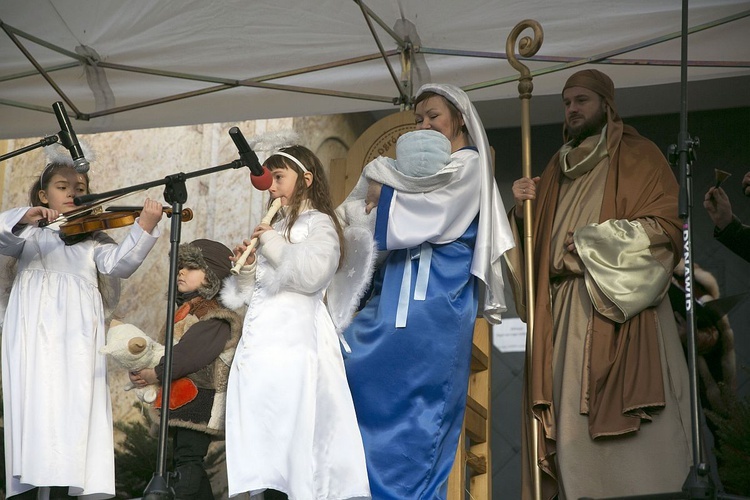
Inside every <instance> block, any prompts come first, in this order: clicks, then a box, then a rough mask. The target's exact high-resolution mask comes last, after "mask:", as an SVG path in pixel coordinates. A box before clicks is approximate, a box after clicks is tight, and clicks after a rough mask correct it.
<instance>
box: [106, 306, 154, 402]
mask: <svg viewBox="0 0 750 500" xmlns="http://www.w3.org/2000/svg"><path fill="white" fill-rule="evenodd" d="M99 352H101V353H102V354H108V355H109V356H111V357H112V359H114V360H115V361H116V362H117V364H119V365H120V366H122V367H123V368H125V369H126V370H128V371H138V370H142V369H143V368H153V367H155V366H156V365H157V364H158V363H159V360H160V359H161V358H162V356H163V355H164V346H163V345H161V344H159V343H158V342H156V341H155V340H154V339H152V338H151V337H149V336H148V335H146V334H145V333H143V332H142V331H141V330H140V329H139V328H138V327H137V326H135V325H131V324H127V323H122V322H120V321H117V320H112V323H111V324H110V328H109V332H108V333H107V345H105V346H104V347H102V348H101V349H100V350H99ZM131 389H135V395H136V396H137V397H138V399H140V400H141V401H143V402H144V403H153V402H154V401H155V400H156V395H157V392H158V390H159V385H158V384H151V385H148V386H146V387H139V388H136V387H135V386H134V385H133V384H132V383H131V382H128V384H127V385H126V386H125V390H126V391H129V390H131Z"/></svg>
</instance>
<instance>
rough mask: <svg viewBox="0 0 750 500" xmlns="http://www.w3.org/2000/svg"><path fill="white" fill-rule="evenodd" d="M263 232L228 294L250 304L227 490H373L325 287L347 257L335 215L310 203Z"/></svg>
mask: <svg viewBox="0 0 750 500" xmlns="http://www.w3.org/2000/svg"><path fill="white" fill-rule="evenodd" d="M274 228H275V229H276V231H275V232H274V231H267V232H266V233H264V234H263V235H262V237H261V247H260V249H259V252H258V254H257V259H256V264H255V266H254V267H255V272H246V271H244V270H243V273H242V274H241V275H240V276H238V277H230V278H229V279H228V280H227V282H225V289H224V291H223V292H222V300H224V301H225V303H226V304H227V305H232V306H233V307H237V306H239V305H241V304H242V303H245V304H248V305H249V306H250V307H249V309H248V312H247V314H246V316H245V320H244V326H243V331H242V339H241V340H240V343H239V345H238V346H237V351H236V354H235V356H234V362H233V364H232V368H231V371H230V374H229V383H228V388H227V412H226V456H227V473H228V479H229V496H230V497H231V496H235V495H238V494H240V493H243V492H246V491H249V492H251V494H254V493H257V492H259V491H262V490H263V489H266V488H272V489H275V490H279V491H283V492H285V493H287V495H288V496H289V498H290V499H293V500H296V499H299V500H310V499H348V498H370V490H369V485H368V480H367V470H366V466H365V456H364V450H363V446H362V438H361V436H360V433H359V429H358V427H357V420H356V416H355V413H354V406H353V404H352V398H351V394H350V392H349V386H348V384H347V380H346V374H345V371H344V363H343V359H342V356H341V350H340V347H339V339H338V337H337V334H336V331H335V328H334V325H333V323H332V321H331V317H330V315H329V313H328V311H327V309H326V306H325V304H324V302H323V295H324V293H325V291H326V288H327V287H328V285H329V284H330V282H331V279H332V278H333V276H334V274H335V273H336V269H337V267H338V262H339V240H338V237H337V234H336V230H335V228H334V225H333V222H332V221H331V219H330V217H328V216H327V215H325V214H323V213H321V212H319V211H317V210H307V211H304V212H302V213H301V214H300V216H299V219H298V220H297V221H296V222H295V224H294V226H293V227H292V231H291V243H289V242H288V241H287V240H286V239H285V238H284V235H285V234H286V232H285V228H286V219H284V220H282V221H280V222H277V223H276V224H275V226H274Z"/></svg>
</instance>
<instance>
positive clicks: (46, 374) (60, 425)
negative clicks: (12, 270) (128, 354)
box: [0, 207, 159, 499]
mask: <svg viewBox="0 0 750 500" xmlns="http://www.w3.org/2000/svg"><path fill="white" fill-rule="evenodd" d="M27 210H28V207H25V208H15V209H11V210H8V211H6V212H3V213H2V214H0V253H2V254H4V255H9V256H12V257H15V258H16V259H17V260H18V271H17V275H16V278H15V281H14V283H13V287H12V289H11V292H10V297H9V301H8V306H7V310H6V313H5V320H4V324H3V329H2V337H3V340H2V373H3V404H4V418H5V478H6V488H7V491H6V494H7V495H8V496H10V495H17V494H19V493H22V492H24V491H26V490H28V489H31V488H32V487H35V486H70V494H71V495H86V496H87V497H86V498H90V499H97V498H107V497H111V496H113V495H114V494H115V478H114V447H113V440H112V432H113V431H112V407H111V403H110V397H109V389H108V386H107V367H106V360H105V356H104V355H103V354H100V353H99V348H101V347H102V346H103V345H104V343H105V331H104V319H105V318H104V306H103V303H102V296H101V294H100V292H99V288H98V282H97V281H98V280H97V271H98V272H99V273H101V274H104V275H109V276H112V277H117V278H127V277H128V276H130V275H131V274H132V273H133V272H134V271H135V270H136V269H137V268H138V266H139V265H140V263H141V262H142V261H143V259H144V258H145V257H146V254H148V252H149V250H151V248H152V247H153V245H154V243H155V242H156V238H157V237H158V235H159V230H158V228H156V229H154V231H153V232H152V234H148V233H146V232H145V231H143V229H142V228H141V227H140V226H139V225H138V224H133V228H132V229H131V231H130V233H129V235H128V236H127V238H125V240H124V241H123V242H122V243H120V244H119V245H117V244H115V243H114V242H112V240H111V239H109V238H102V237H101V236H105V235H99V237H93V238H89V239H87V240H85V241H82V242H79V243H77V244H75V245H70V246H66V245H65V243H63V241H62V240H61V239H60V237H59V230H58V229H56V228H53V227H46V228H39V227H37V226H35V225H28V226H25V227H23V229H21V230H20V231H17V232H16V233H14V232H13V228H14V226H15V225H16V224H17V223H18V221H19V220H20V219H21V217H23V215H24V214H25V213H26V211H27ZM89 495H90V496H89Z"/></svg>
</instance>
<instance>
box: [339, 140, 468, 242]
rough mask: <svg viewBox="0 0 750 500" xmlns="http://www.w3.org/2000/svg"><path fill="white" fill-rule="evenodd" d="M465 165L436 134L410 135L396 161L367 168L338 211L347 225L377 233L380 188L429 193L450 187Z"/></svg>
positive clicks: (380, 160)
mask: <svg viewBox="0 0 750 500" xmlns="http://www.w3.org/2000/svg"><path fill="white" fill-rule="evenodd" d="M461 166H462V164H461V163H460V162H458V161H454V160H452V159H451V143H450V141H449V140H448V138H446V137H445V136H444V135H443V134H441V133H440V132H436V131H434V130H415V131H413V132H407V133H405V134H404V135H402V136H401V137H399V138H398V141H396V159H395V160H394V159H393V158H388V157H386V156H378V157H377V158H375V159H374V160H373V161H371V162H370V163H368V164H367V165H365V168H364V169H363V170H362V175H361V176H360V178H359V181H358V182H357V185H356V186H355V187H354V189H353V190H352V192H351V193H349V196H347V198H346V200H344V202H343V203H342V204H341V205H339V207H338V208H337V209H336V214H337V215H338V216H339V219H340V220H341V222H342V223H343V224H344V225H356V226H363V227H366V228H367V229H369V230H370V232H372V233H374V232H375V220H376V217H377V201H376V200H375V199H374V197H373V192H377V189H374V188H376V187H377V185H378V184H385V185H387V186H391V187H392V188H394V189H395V190H397V191H402V192H406V193H426V192H429V191H432V190H434V189H437V188H438V187H441V186H444V185H446V184H447V183H448V182H449V181H450V178H451V177H452V176H453V173H454V172H455V171H456V170H458V168H459V167H461Z"/></svg>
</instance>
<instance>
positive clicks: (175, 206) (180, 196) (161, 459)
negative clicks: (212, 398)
mask: <svg viewBox="0 0 750 500" xmlns="http://www.w3.org/2000/svg"><path fill="white" fill-rule="evenodd" d="M244 166H245V163H244V162H243V161H242V160H234V161H233V162H231V163H226V164H224V165H218V166H215V167H210V168H206V169H203V170H196V171H195V172H190V173H187V174H186V173H182V172H180V173H177V174H172V175H168V176H166V177H165V178H164V179H161V180H158V181H151V182H146V183H143V184H138V185H134V186H130V187H126V188H121V189H115V190H113V191H109V192H106V193H97V194H87V195H84V196H79V197H76V198H74V202H75V204H76V205H83V204H86V203H90V202H93V201H96V200H100V199H104V198H108V197H111V196H121V195H125V194H129V193H132V192H135V191H142V190H145V189H149V188H152V187H155V186H162V185H163V186H165V188H164V200H165V201H166V202H167V203H171V204H172V226H171V230H170V237H169V241H170V251H169V289H168V292H167V323H166V333H165V338H164V375H163V380H162V405H161V418H160V420H159V443H158V449H157V459H156V472H154V475H153V477H152V478H151V481H150V482H149V483H148V485H147V486H146V489H145V490H144V492H143V499H144V500H161V499H173V498H174V490H173V489H172V488H171V487H170V486H169V482H168V479H167V472H166V461H167V437H168V436H167V434H168V424H169V398H170V389H171V384H172V340H173V338H174V312H175V299H176V297H177V271H178V269H177V262H178V251H179V246H180V234H181V230H182V206H183V204H184V203H185V202H186V201H187V196H188V194H187V188H186V186H185V181H186V180H187V179H190V178H193V177H200V176H203V175H208V174H211V173H214V172H219V171H221V170H228V169H230V168H241V167H244Z"/></svg>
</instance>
